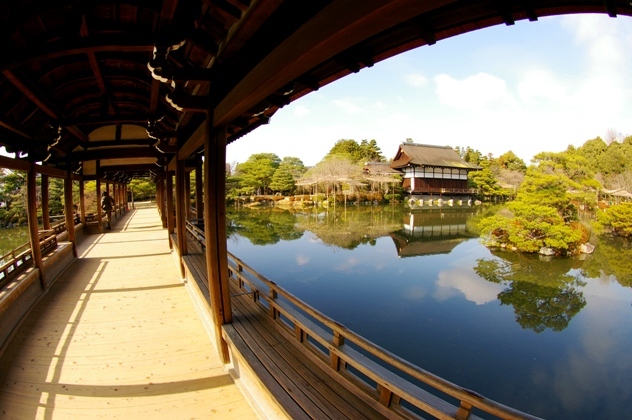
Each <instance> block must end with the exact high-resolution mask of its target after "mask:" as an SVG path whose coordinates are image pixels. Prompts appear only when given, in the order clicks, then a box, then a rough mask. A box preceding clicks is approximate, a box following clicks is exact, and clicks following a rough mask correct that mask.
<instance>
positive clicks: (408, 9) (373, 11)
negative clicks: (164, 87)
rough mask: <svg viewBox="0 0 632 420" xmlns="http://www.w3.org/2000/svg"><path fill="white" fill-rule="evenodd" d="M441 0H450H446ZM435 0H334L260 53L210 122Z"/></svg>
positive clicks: (238, 111)
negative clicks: (272, 46) (426, 0)
mask: <svg viewBox="0 0 632 420" xmlns="http://www.w3.org/2000/svg"><path fill="white" fill-rule="evenodd" d="M445 3H446V4H447V3H450V1H448V0H445ZM437 7H438V5H437V2H419V1H417V0H395V1H390V2H380V1H367V2H349V1H344V0H334V1H332V3H331V4H330V5H328V6H327V7H325V8H324V9H323V10H322V11H321V12H320V13H318V14H317V15H316V16H314V17H313V18H312V19H311V20H309V21H308V22H306V23H305V24H304V25H302V26H301V27H300V28H299V29H298V30H296V31H295V32H293V33H292V34H291V35H290V36H288V37H287V38H286V39H285V40H284V41H283V42H282V43H281V44H279V45H278V46H277V47H276V48H275V49H274V50H272V52H271V53H270V54H268V56H266V57H265V58H263V59H262V60H261V61H260V62H259V63H258V64H257V65H256V66H255V68H254V69H253V70H252V71H251V72H250V73H249V74H247V75H246V76H245V77H244V78H243V79H242V80H241V82H240V83H239V84H238V85H237V86H235V88H233V89H232V91H231V92H229V93H228V94H227V95H226V96H225V97H224V98H223V99H222V100H221V102H220V103H219V105H218V106H217V107H216V109H215V112H214V121H213V125H214V126H218V125H227V124H228V123H229V122H230V121H232V120H233V119H235V118H238V117H239V116H241V115H242V114H243V113H244V112H246V111H247V110H248V109H249V108H251V107H252V106H254V105H256V104H257V103H258V102H260V101H261V100H262V99H264V98H265V97H267V96H268V95H269V94H270V93H272V92H274V91H276V90H278V89H280V88H281V87H282V86H284V85H285V84H287V83H289V82H291V81H293V80H296V79H297V78H299V77H301V76H302V75H304V74H305V73H307V72H309V71H310V70H311V69H313V68H314V67H315V66H317V65H319V64H321V63H323V62H324V61H326V60H329V59H331V58H332V57H334V56H335V55H337V54H339V53H341V52H343V51H344V50H346V49H348V48H351V47H353V46H355V45H357V44H359V43H361V42H362V41H364V40H365V39H367V38H369V37H371V36H373V35H375V34H378V33H380V32H382V31H384V30H387V29H389V28H391V27H393V26H395V25H397V24H400V23H402V22H405V21H408V20H410V19H411V17H413V16H418V15H421V14H423V13H425V12H428V11H431V10H433V9H435V8H437Z"/></svg>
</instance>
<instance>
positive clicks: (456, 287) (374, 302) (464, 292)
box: [228, 206, 632, 419]
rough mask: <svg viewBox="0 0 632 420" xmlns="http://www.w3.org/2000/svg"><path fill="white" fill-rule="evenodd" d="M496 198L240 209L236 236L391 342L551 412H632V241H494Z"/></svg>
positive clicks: (434, 366)
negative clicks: (537, 246) (519, 250)
mask: <svg viewBox="0 0 632 420" xmlns="http://www.w3.org/2000/svg"><path fill="white" fill-rule="evenodd" d="M496 210H497V209H493V208H482V207H475V208H472V209H465V210H455V209H451V208H442V209H437V208H434V209H417V210H410V209H408V208H405V207H404V206H386V207H359V208H351V207H348V208H346V209H345V208H337V209H336V210H333V209H329V210H307V211H305V212H295V211H292V212H290V211H287V210H280V209H259V210H248V209H245V210H229V211H228V219H229V226H228V232H229V240H228V249H229V251H230V252H231V253H233V254H235V255H236V256H237V257H239V258H240V259H242V260H244V261H245V262H246V263H247V264H248V265H250V266H251V267H252V268H254V269H255V270H257V271H258V272H260V273H262V274H263V275H265V276H266V277H268V278H269V279H271V280H273V281H275V282H277V283H278V284H279V285H281V286H282V287H283V288H285V289H286V290H288V291H289V292H290V293H292V294H294V295H295V296H297V297H298V298H300V299H302V300H303V301H305V302H307V303H308V304H310V305H312V306H314V307H315V308H317V309H318V310H320V311H321V312H323V313H324V314H326V315H328V316H329V317H332V318H334V319H336V320H337V321H339V322H341V323H342V324H344V325H345V326H347V327H348V328H350V329H352V330H354V331H356V332H358V333H360V334H361V335H363V336H365V337H366V338H368V339H370V340H372V341H373V342H375V343H377V344H378V345H380V346H382V347H384V348H386V349H387V350H389V351H391V352H393V353H395V354H397V355H399V356H400V357H403V358H405V359H407V360H409V361H411V362H412V363H415V364H416V365H418V366H420V367H422V368H424V369H426V370H429V371H430V372H433V373H435V374H438V375H440V376H442V377H444V378H446V379H448V380H449V381H452V382H454V383H456V384H458V385H461V386H464V387H466V388H470V389H473V390H475V391H477V392H479V393H481V394H483V395H485V396H486V397H489V398H492V399H494V400H497V401H499V402H502V403H503V404H507V405H510V406H513V407H515V408H518V409H521V410H524V411H527V412H530V413H532V414H534V415H537V416H540V417H545V418H549V419H612V418H623V417H626V416H627V413H628V411H629V407H630V402H631V401H632V357H631V355H630V348H631V345H632V322H631V321H632V306H631V303H632V288H631V286H632V249H631V248H630V247H629V245H627V244H626V243H623V242H618V241H614V240H612V239H601V241H600V242H599V244H598V245H597V250H596V252H595V254H593V255H591V256H590V257H588V258H586V259H583V260H582V259H578V258H567V259H554V260H550V261H543V260H541V259H540V258H538V257H530V256H523V255H519V254H516V253H505V252H491V251H490V250H488V249H487V248H485V247H484V246H482V245H481V244H480V243H479V241H478V239H477V232H476V223H477V220H479V219H480V218H481V217H483V216H485V215H488V214H490V213H492V212H494V211H496Z"/></svg>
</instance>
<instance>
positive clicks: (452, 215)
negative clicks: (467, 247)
mask: <svg viewBox="0 0 632 420" xmlns="http://www.w3.org/2000/svg"><path fill="white" fill-rule="evenodd" d="M471 216H472V214H471V213H470V212H463V211H459V212H446V211H423V212H410V213H408V214H406V215H404V220H403V222H404V228H403V229H401V230H398V231H396V232H393V233H391V234H390V235H389V236H390V237H391V238H392V239H393V242H394V243H395V247H396V248H397V254H398V255H399V256H400V257H413V256H418V255H431V254H449V253H450V252H451V251H452V249H454V247H456V246H457V245H458V244H459V243H461V242H463V241H465V240H467V239H469V238H473V237H475V236H476V235H475V234H473V233H470V232H468V230H467V225H466V221H467V219H468V218H469V217H471Z"/></svg>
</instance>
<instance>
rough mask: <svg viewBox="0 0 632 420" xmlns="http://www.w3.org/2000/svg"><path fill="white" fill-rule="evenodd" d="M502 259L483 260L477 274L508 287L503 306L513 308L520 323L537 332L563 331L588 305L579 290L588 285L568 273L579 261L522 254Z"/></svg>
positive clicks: (501, 300)
mask: <svg viewBox="0 0 632 420" xmlns="http://www.w3.org/2000/svg"><path fill="white" fill-rule="evenodd" d="M502 255H503V256H502V258H499V259H479V260H478V264H477V266H476V267H474V271H475V272H476V274H478V275H479V276H480V277H482V278H484V279H485V280H488V281H491V282H494V283H504V284H507V285H508V287H507V288H506V289H505V290H503V291H502V292H501V293H499V294H498V299H499V300H500V302H501V304H503V305H512V306H513V307H514V313H515V314H516V322H518V324H519V325H520V326H521V327H522V328H524V329H531V330H533V331H535V332H537V333H540V332H542V331H544V330H545V329H547V328H550V329H552V330H553V331H562V330H563V329H565V328H566V327H567V326H568V324H569V323H570V321H571V319H572V318H573V317H574V316H575V315H577V314H578V313H579V311H580V310H581V309H582V308H583V307H584V306H586V299H585V298H584V294H583V292H581V291H580V290H578V287H580V286H584V285H585V282H583V281H582V280H580V279H579V278H578V277H577V276H573V275H570V274H568V273H569V271H570V270H571V269H572V268H575V267H573V266H574V265H576V264H577V263H578V261H577V260H572V259H554V260H552V261H541V260H539V259H538V258H537V257H533V256H530V255H523V254H519V253H503V254H502Z"/></svg>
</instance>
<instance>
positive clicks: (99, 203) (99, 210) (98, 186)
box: [97, 177, 103, 233]
mask: <svg viewBox="0 0 632 420" xmlns="http://www.w3.org/2000/svg"><path fill="white" fill-rule="evenodd" d="M102 213H103V211H102V210H101V178H99V177H97V223H98V224H99V233H103V214H102Z"/></svg>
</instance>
